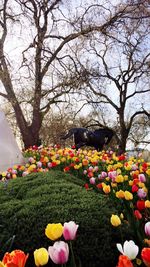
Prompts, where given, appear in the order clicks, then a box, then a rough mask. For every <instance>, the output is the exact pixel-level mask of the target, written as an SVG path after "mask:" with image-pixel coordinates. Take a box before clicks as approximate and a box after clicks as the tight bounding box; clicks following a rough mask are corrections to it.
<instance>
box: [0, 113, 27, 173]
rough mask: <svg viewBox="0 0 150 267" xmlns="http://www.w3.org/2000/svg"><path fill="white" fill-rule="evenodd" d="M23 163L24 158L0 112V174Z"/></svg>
mask: <svg viewBox="0 0 150 267" xmlns="http://www.w3.org/2000/svg"><path fill="white" fill-rule="evenodd" d="M23 162H24V158H23V156H22V153H21V151H20V149H19V147H18V144H17V142H16V140H15V138H14V135H13V132H12V130H11V128H10V127H9V124H8V122H7V120H6V118H5V114H4V112H3V111H0V172H2V171H6V170H7V169H8V168H10V167H13V166H14V165H16V164H23Z"/></svg>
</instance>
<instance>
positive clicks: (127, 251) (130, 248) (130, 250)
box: [123, 240, 139, 260]
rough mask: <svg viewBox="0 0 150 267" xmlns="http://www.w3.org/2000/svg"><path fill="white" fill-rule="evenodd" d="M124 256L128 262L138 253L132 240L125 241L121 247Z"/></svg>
mask: <svg viewBox="0 0 150 267" xmlns="http://www.w3.org/2000/svg"><path fill="white" fill-rule="evenodd" d="M123 250H124V255H126V256H128V258H129V259H130V260H134V259H135V258H136V256H137V254H138V252H139V248H138V246H137V245H135V243H134V241H133V240H130V241H125V242H124V245H123Z"/></svg>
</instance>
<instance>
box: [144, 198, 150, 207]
mask: <svg viewBox="0 0 150 267" xmlns="http://www.w3.org/2000/svg"><path fill="white" fill-rule="evenodd" d="M145 208H150V201H149V200H146V201H145Z"/></svg>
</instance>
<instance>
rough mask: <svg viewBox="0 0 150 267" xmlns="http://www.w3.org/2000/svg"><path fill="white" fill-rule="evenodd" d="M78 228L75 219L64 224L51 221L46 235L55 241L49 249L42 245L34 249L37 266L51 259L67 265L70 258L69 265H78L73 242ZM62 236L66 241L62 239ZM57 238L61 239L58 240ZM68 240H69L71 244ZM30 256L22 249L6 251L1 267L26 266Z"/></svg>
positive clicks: (56, 262)
mask: <svg viewBox="0 0 150 267" xmlns="http://www.w3.org/2000/svg"><path fill="white" fill-rule="evenodd" d="M77 229H78V225H77V224H76V223H75V222H73V221H70V222H65V223H64V225H62V224H61V223H52V224H50V223H49V224H48V225H47V227H46V229H45V235H46V236H47V237H48V238H49V239H50V240H52V241H53V242H54V241H55V242H54V244H53V245H52V246H49V247H48V249H46V248H43V247H41V248H38V249H36V250H35V251H34V262H35V266H37V267H40V266H44V265H46V264H47V263H48V261H49V260H52V261H53V263H55V264H57V265H61V266H65V264H66V263H67V262H68V260H69V258H70V264H71V265H70V264H69V266H72V267H76V262H75V258H74V253H73V248H72V243H71V242H72V241H73V240H75V238H76V233H77ZM62 237H63V239H64V240H65V241H64V240H60V238H62ZM57 239H58V240H59V241H56V240H57ZM67 242H69V245H68V243H67ZM69 246H70V248H69ZM70 254H71V255H70ZM28 257H29V254H25V253H24V252H23V251H21V250H14V251H12V252H11V253H8V252H6V253H5V255H4V257H3V259H2V261H0V267H24V266H25V265H26V262H27V260H28Z"/></svg>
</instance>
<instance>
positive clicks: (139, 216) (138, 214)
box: [134, 210, 142, 220]
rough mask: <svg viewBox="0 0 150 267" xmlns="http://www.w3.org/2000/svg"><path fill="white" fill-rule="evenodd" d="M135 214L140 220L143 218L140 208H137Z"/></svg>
mask: <svg viewBox="0 0 150 267" xmlns="http://www.w3.org/2000/svg"><path fill="white" fill-rule="evenodd" d="M134 215H135V217H136V218H137V219H138V220H140V219H142V214H141V213H140V212H139V210H135V211H134Z"/></svg>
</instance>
